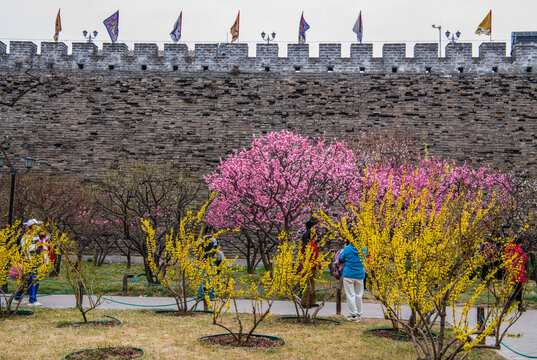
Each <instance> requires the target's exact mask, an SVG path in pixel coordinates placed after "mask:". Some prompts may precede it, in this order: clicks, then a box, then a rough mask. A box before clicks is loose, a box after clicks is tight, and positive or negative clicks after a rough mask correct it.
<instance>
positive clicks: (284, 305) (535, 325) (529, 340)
mask: <svg viewBox="0 0 537 360" xmlns="http://www.w3.org/2000/svg"><path fill="white" fill-rule="evenodd" d="M105 298H106V299H109V300H105V301H104V302H103V303H102V304H101V305H100V306H99V308H100V309H166V308H170V309H172V308H174V300H173V298H169V297H132V296H108V297H105ZM38 300H39V302H41V303H42V304H43V307H46V308H53V309H64V308H74V307H75V298H74V296H73V295H42V296H39V297H38ZM127 304H133V305H127ZM136 305H139V306H136ZM238 305H239V311H241V312H250V311H251V304H250V301H249V300H239V302H238ZM199 308H200V309H201V305H200V307H199ZM405 312H406V314H405ZM272 313H273V314H276V315H294V314H295V308H294V305H293V303H292V302H290V301H276V302H275V303H274V304H273V306H272ZM409 313H410V312H409V310H408V308H407V309H403V316H408V314H409ZM335 314H336V303H335V302H327V303H326V304H325V306H324V307H323V308H322V309H321V310H320V311H319V315H320V316H334V315H335ZM348 314H349V312H348V309H347V305H346V303H343V304H342V315H345V316H346V315H348ZM363 317H364V318H374V319H382V318H384V315H383V312H382V308H381V306H380V304H372V303H364V314H363ZM469 318H470V319H476V311H475V309H473V310H472V313H471V314H470V316H469ZM509 333H510V334H514V335H520V336H519V337H506V338H505V339H504V341H503V343H504V344H505V345H507V346H508V347H510V348H511V349H513V350H515V351H517V352H519V353H521V354H524V355H528V356H530V358H534V359H537V310H528V311H526V312H525V313H524V314H523V315H522V317H521V318H520V319H519V320H518V322H516V323H515V325H513V327H512V328H511V330H510V331H509ZM499 353H500V354H501V355H502V356H503V357H505V358H507V359H514V360H515V359H516V360H523V359H528V357H524V356H520V355H517V354H516V353H514V352H513V351H511V350H509V349H507V347H506V346H502V349H501V350H499Z"/></svg>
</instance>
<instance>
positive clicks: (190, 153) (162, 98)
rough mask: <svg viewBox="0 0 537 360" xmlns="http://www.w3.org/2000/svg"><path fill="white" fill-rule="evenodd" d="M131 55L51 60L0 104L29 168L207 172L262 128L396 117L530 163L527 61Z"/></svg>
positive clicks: (377, 122) (436, 145)
mask: <svg viewBox="0 0 537 360" xmlns="http://www.w3.org/2000/svg"><path fill="white" fill-rule="evenodd" d="M89 49H91V48H89ZM209 49H212V50H214V51H216V48H215V47H210V48H209ZM120 56H123V57H124V58H125V59H127V60H128V59H129V56H125V55H124V52H122V53H121V55H120ZM0 58H1V57H0ZM100 58H101V57H100V56H95V55H92V57H90V59H89V62H90V64H91V63H92V62H99V61H100V60H99V59H100ZM130 58H131V59H132V56H131V57H130ZM95 59H97V60H95ZM131 61H132V60H131ZM105 64H107V62H105ZM139 66H140V64H138V65H137V66H136V70H132V71H125V70H123V71H111V70H109V69H103V70H92V71H87V70H86V68H84V69H78V68H75V69H74V70H65V71H56V72H55V75H56V76H57V77H64V82H63V83H60V84H58V83H50V84H45V85H43V86H40V87H37V88H35V89H33V90H32V91H30V92H29V93H28V94H26V95H25V96H24V97H23V98H21V100H20V101H19V102H18V103H17V104H16V105H15V106H13V107H7V106H3V107H2V111H1V112H0V137H1V136H3V135H4V134H7V135H10V136H11V137H13V138H14V140H13V141H12V144H11V147H10V149H9V151H10V153H12V154H13V156H21V157H24V156H25V155H26V154H32V155H34V156H36V157H37V158H38V160H39V166H38V167H36V171H46V172H49V173H55V174H56V173H58V174H77V175H81V176H83V177H86V178H95V176H97V175H98V174H99V173H100V172H102V171H104V170H105V169H107V168H108V167H110V166H112V164H114V163H115V162H117V161H122V160H146V161H156V162H159V163H168V164H174V165H176V166H180V167H183V168H185V169H187V170H189V171H192V172H197V173H199V174H206V173H208V172H210V171H212V170H213V169H215V167H216V166H217V165H218V162H219V159H220V158H225V157H226V156H227V155H228V154H230V153H231V152H232V150H233V149H242V148H243V147H247V146H248V145H249V143H250V142H251V140H252V136H254V135H257V136H259V135H262V134H264V133H266V132H268V131H279V130H281V129H294V130H296V131H297V132H299V133H301V134H304V135H311V136H322V135H323V134H326V136H327V137H328V138H339V139H348V138H352V137H353V136H355V135H356V134H358V133H359V132H363V131H366V132H367V131H370V130H371V129H386V128H388V129H396V128H397V129H405V130H406V131H408V132H409V133H410V134H411V135H412V136H413V137H414V138H415V139H416V140H417V142H418V143H419V144H422V145H423V146H425V144H427V147H428V149H429V153H430V154H432V155H435V156H439V157H447V158H452V159H455V160H456V161H458V162H464V161H466V162H467V163H468V164H470V165H471V166H482V165H491V166H493V167H495V168H500V169H503V170H518V171H522V170H529V171H530V172H531V173H533V174H536V173H537V172H536V169H537V168H536V163H537V140H536V139H537V121H536V119H537V115H536V114H537V81H536V80H537V76H536V75H535V74H534V73H528V72H526V71H525V70H524V71H523V72H521V73H513V74H504V73H501V72H498V73H490V74H485V75H479V74H469V73H467V72H463V73H462V74H461V73H456V74H453V75H449V76H447V75H443V74H435V73H430V74H414V73H404V72H398V73H392V72H387V73H367V72H366V73H341V72H336V71H335V70H334V71H333V72H319V73H308V72H300V73H296V72H294V71H293V73H291V74H278V73H274V72H272V70H271V71H269V72H265V71H264V70H262V69H260V71H256V72H252V73H247V72H240V73H233V72H218V71H211V70H209V71H169V70H165V71H164V70H163V71H145V72H141V71H139V70H138V67H139ZM88 67H89V66H88ZM1 69H2V68H1V67H0V80H1V81H0V94H4V93H7V92H9V89H10V86H13V84H19V83H20V84H22V83H24V82H23V81H22V79H24V77H25V75H24V72H23V71H24V69H19V70H9V71H2V70H1Z"/></svg>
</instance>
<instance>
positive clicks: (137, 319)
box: [0, 309, 501, 360]
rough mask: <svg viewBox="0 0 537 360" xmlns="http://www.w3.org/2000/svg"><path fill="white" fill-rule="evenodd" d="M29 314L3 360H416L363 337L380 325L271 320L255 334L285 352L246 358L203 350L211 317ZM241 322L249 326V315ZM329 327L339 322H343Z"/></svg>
mask: <svg viewBox="0 0 537 360" xmlns="http://www.w3.org/2000/svg"><path fill="white" fill-rule="evenodd" d="M32 310H33V311H35V315H33V316H19V317H14V318H8V319H3V320H0V333H1V334H9V336H2V337H0V348H1V349H2V350H1V351H0V360H8V359H9V360H19V359H20V360H23V359H24V360H26V359H36V360H39V359H61V358H62V357H63V356H65V355H67V354H69V353H71V352H74V351H77V350H82V349H90V348H96V347H110V346H133V347H139V348H142V349H144V350H145V352H146V357H145V358H146V359H178V358H180V359H196V360H197V359H221V360H226V359H230V360H231V359H242V360H257V359H275V360H276V359H278V360H279V359H304V360H306V359H308V360H311V359H338V358H342V359H366V360H368V359H379V360H380V359H394V358H397V359H398V360H415V359H416V354H415V352H414V349H413V347H412V344H411V343H409V342H402V341H393V340H390V339H386V338H380V337H377V336H374V335H371V334H370V333H369V332H367V331H366V330H368V329H373V328H378V327H386V326H389V322H387V321H385V320H375V319H364V320H363V321H362V322H360V323H354V322H348V321H342V323H341V325H339V326H333V325H321V326H304V325H297V324H287V323H282V322H279V321H278V317H277V316H273V317H270V318H268V319H267V320H266V321H265V322H263V323H261V325H260V326H259V328H257V329H256V331H255V332H256V333H258V334H263V335H273V336H278V337H280V338H282V339H284V340H285V341H286V342H287V345H286V346H285V347H283V348H281V349H277V350H248V349H241V348H223V347H220V346H216V345H206V344H202V343H200V342H199V341H198V338H199V337H202V336H206V335H212V334H219V333H223V332H224V331H223V330H222V329H221V328H219V327H217V326H215V325H212V317H211V316H210V315H200V316H193V317H170V316H163V315H156V314H154V313H153V311H149V310H95V311H93V312H91V314H90V315H89V320H103V318H102V315H104V314H106V315H110V316H113V317H115V318H118V319H120V320H121V321H122V322H123V325H122V326H118V327H105V328H102V327H100V328H95V327H91V326H90V327H79V328H72V327H60V325H62V324H65V323H66V322H69V321H72V322H77V321H81V317H80V314H79V313H78V312H77V311H76V310H75V309H61V310H58V309H32ZM241 318H243V321H245V322H246V323H248V321H249V317H248V315H241ZM333 319H337V320H343V318H342V317H334V318H333ZM224 321H225V323H226V325H228V326H231V325H233V322H232V319H231V316H226V318H225V319H224ZM448 336H452V335H450V334H448ZM469 359H472V360H478V359H487V360H488V359H493V360H500V359H501V357H499V356H498V355H497V354H496V353H495V352H493V351H490V350H474V351H472V352H471V354H470V357H469Z"/></svg>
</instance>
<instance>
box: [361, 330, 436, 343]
mask: <svg viewBox="0 0 537 360" xmlns="http://www.w3.org/2000/svg"><path fill="white" fill-rule="evenodd" d="M366 332H368V333H370V334H373V335H375V336H378V337H383V338H387V339H391V340H396V341H412V339H411V338H410V337H409V336H408V335H407V334H405V333H403V332H398V331H397V330H395V329H394V328H379V329H369V330H366ZM436 338H438V334H436V333H433V340H435V339H436Z"/></svg>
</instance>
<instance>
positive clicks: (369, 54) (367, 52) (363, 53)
mask: <svg viewBox="0 0 537 360" xmlns="http://www.w3.org/2000/svg"><path fill="white" fill-rule="evenodd" d="M372 58H373V44H352V45H351V59H353V60H356V61H358V62H361V61H368V60H371V59H372Z"/></svg>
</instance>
